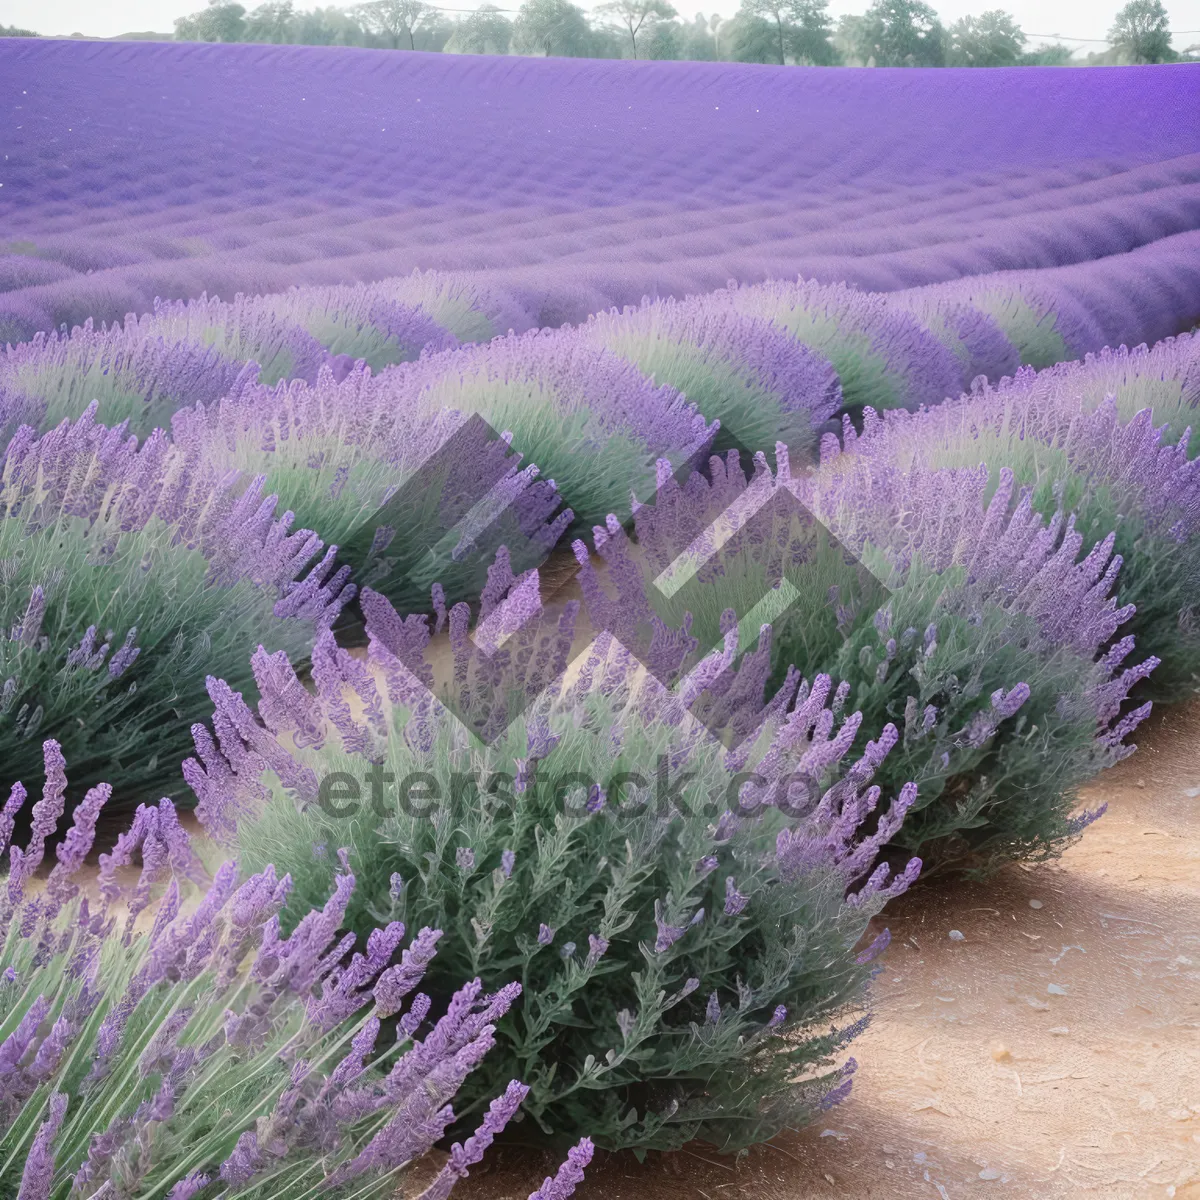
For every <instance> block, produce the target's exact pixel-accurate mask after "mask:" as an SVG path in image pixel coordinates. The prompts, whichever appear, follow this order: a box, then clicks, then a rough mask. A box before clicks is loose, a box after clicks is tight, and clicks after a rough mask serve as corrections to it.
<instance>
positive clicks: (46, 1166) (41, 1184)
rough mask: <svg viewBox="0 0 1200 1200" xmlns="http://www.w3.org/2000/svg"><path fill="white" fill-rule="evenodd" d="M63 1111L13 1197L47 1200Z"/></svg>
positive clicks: (53, 1103)
mask: <svg viewBox="0 0 1200 1200" xmlns="http://www.w3.org/2000/svg"><path fill="white" fill-rule="evenodd" d="M66 1112H67V1096H66V1093H65V1092H55V1093H54V1095H53V1096H51V1098H50V1115H49V1116H48V1117H47V1118H46V1120H45V1121H43V1122H42V1124H41V1126H40V1127H39V1129H38V1131H37V1136H36V1137H35V1138H34V1139H33V1145H32V1146H31V1147H30V1150H29V1156H28V1158H26V1159H25V1171H24V1173H23V1174H22V1176H21V1190H20V1191H19V1192H18V1193H17V1200H49V1196H50V1189H51V1187H52V1186H53V1184H54V1151H53V1150H52V1149H51V1147H52V1145H53V1143H54V1139H55V1137H56V1136H57V1135H58V1129H59V1126H60V1125H62V1121H63V1117H64V1116H66ZM569 1194H570V1193H568V1195H569Z"/></svg>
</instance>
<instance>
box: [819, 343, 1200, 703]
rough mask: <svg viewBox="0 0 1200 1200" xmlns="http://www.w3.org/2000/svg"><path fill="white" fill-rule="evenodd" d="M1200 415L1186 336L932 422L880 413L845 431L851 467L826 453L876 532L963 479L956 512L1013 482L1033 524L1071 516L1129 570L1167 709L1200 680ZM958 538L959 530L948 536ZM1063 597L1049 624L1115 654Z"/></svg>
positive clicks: (968, 399) (933, 416)
mask: <svg viewBox="0 0 1200 1200" xmlns="http://www.w3.org/2000/svg"><path fill="white" fill-rule="evenodd" d="M1197 414H1200V342H1198V341H1197V339H1196V337H1195V336H1194V335H1181V336H1180V337H1178V338H1173V339H1168V340H1167V341H1164V342H1161V343H1159V344H1158V345H1156V346H1155V347H1153V348H1152V349H1148V348H1147V347H1145V346H1141V347H1138V348H1137V349H1135V350H1128V349H1126V348H1124V347H1122V348H1120V349H1118V350H1105V351H1103V352H1101V353H1099V354H1096V355H1088V356H1087V358H1086V359H1085V360H1084V361H1082V362H1079V363H1069V364H1066V363H1064V364H1060V365H1057V366H1054V367H1052V368H1048V369H1047V370H1044V371H1036V372H1035V371H1034V370H1032V369H1031V368H1024V369H1022V370H1021V371H1019V372H1018V373H1017V374H1016V375H1015V376H1014V377H1012V378H1007V379H1004V380H1002V381H1000V382H999V383H997V384H993V385H989V386H980V387H977V388H976V389H974V390H973V391H972V393H971V394H970V395H964V396H963V397H962V398H961V399H959V400H956V401H951V402H947V403H946V404H943V405H940V406H938V407H936V408H933V409H930V410H928V411H924V412H921V413H916V414H908V413H884V414H879V415H877V414H874V413H871V414H868V415H867V419H866V422H865V426H864V429H863V431H862V433H861V434H855V433H854V431H853V430H847V431H846V434H845V437H844V442H845V449H846V451H847V455H846V456H844V457H841V458H840V459H839V457H838V454H839V448H838V446H837V444H836V442H835V440H834V439H829V440H828V441H827V443H826V445H825V456H826V459H827V462H828V466H827V468H826V470H827V473H828V474H829V476H830V477H831V479H832V477H834V476H837V477H838V478H839V479H840V480H841V482H839V483H838V484H837V485H836V486H837V487H839V488H840V489H841V490H842V494H843V495H844V496H845V497H846V498H849V497H850V496H851V494H852V493H853V492H854V491H855V490H856V489H857V490H859V491H860V497H859V498H857V499H856V500H855V501H854V511H855V515H854V517H853V518H852V520H854V521H856V522H858V521H863V522H874V523H875V524H876V525H879V524H880V523H881V522H886V520H887V518H886V517H885V516H883V515H882V514H883V513H885V512H886V511H887V506H888V505H893V504H896V503H902V501H900V500H899V498H898V497H897V496H892V495H891V494H890V489H893V488H912V487H920V486H926V485H927V483H928V481H933V480H942V481H943V484H942V486H944V488H945V489H946V490H947V491H954V490H956V489H955V485H954V484H952V483H950V482H948V481H949V480H950V479H951V478H952V477H953V478H957V479H962V480H964V481H966V482H964V484H963V485H962V488H961V489H960V494H959V499H958V500H954V499H950V498H948V499H947V500H946V504H947V509H946V511H947V513H948V514H949V513H951V512H955V513H956V514H957V513H958V512H959V511H960V508H961V504H963V503H969V501H967V500H966V497H967V495H968V493H971V492H974V493H975V494H977V495H979V496H982V494H983V492H982V491H981V489H990V488H993V487H995V486H997V483H998V481H999V482H1000V486H1001V490H1002V491H1004V493H1005V496H1006V498H1008V497H1011V496H1012V495H1013V486H1014V481H1015V484H1016V485H1018V486H1019V487H1020V488H1023V489H1025V491H1024V493H1023V496H1024V498H1023V499H1022V505H1023V512H1024V513H1025V515H1026V517H1027V518H1032V516H1033V515H1034V514H1035V513H1036V512H1038V511H1040V512H1041V513H1042V514H1043V515H1044V516H1046V517H1049V518H1051V519H1054V520H1058V521H1060V522H1061V519H1062V518H1061V514H1059V513H1058V510H1060V509H1062V508H1063V507H1064V505H1066V504H1069V505H1070V506H1071V507H1072V508H1073V509H1074V510H1075V513H1076V514H1077V517H1076V518H1072V520H1071V521H1070V522H1069V525H1070V529H1069V531H1068V533H1067V537H1066V540H1069V541H1071V542H1072V543H1074V544H1075V545H1077V546H1078V547H1079V548H1080V549H1083V550H1086V551H1088V552H1089V553H1090V554H1091V555H1094V556H1098V557H1101V558H1102V557H1104V556H1106V555H1112V554H1113V552H1114V550H1115V557H1114V559H1113V563H1114V565H1113V567H1112V568H1111V569H1112V571H1113V573H1114V574H1115V571H1116V569H1117V568H1116V565H1115V564H1116V563H1117V562H1118V561H1119V563H1120V572H1121V574H1120V591H1121V595H1122V598H1123V600H1125V601H1126V602H1127V603H1126V606H1125V612H1126V616H1127V624H1126V626H1125V632H1126V633H1128V634H1132V635H1133V636H1134V637H1136V639H1137V642H1138V645H1139V646H1140V647H1142V648H1143V649H1144V650H1148V651H1150V652H1151V654H1152V655H1153V656H1154V657H1156V658H1159V659H1161V660H1162V666H1161V667H1160V669H1159V670H1157V671H1156V672H1155V675H1154V676H1153V678H1152V680H1151V688H1152V690H1153V691H1154V692H1155V694H1158V695H1160V696H1163V697H1168V696H1173V695H1177V694H1179V692H1180V690H1181V689H1183V690H1186V689H1187V688H1189V687H1190V686H1191V681H1192V680H1193V679H1194V678H1195V677H1197V672H1198V671H1200V643H1198V642H1197V633H1196V628H1197V627H1196V623H1195V617H1194V609H1195V597H1194V585H1193V583H1192V582H1191V581H1192V579H1193V576H1194V572H1195V570H1196V562H1197V555H1200V469H1198V467H1197V460H1196V457H1195V452H1194V449H1193V441H1194V437H1193V432H1192V431H1193V430H1194V429H1195V428H1196V426H1197ZM948 473H949V474H948ZM921 481H926V482H925V483H922V482H921ZM864 488H865V491H862V489H864ZM955 505H958V506H960V507H959V508H955V507H954V506H955ZM880 506H882V507H880ZM1056 514H1058V515H1056ZM977 532H978V530H977V525H976V523H974V522H967V523H966V524H965V525H964V526H963V527H961V528H960V529H959V531H958V532H957V534H956V535H955V536H954V538H953V539H952V541H954V543H955V544H956V545H957V546H958V550H956V551H955V550H953V549H952V548H951V544H950V542H945V543H944V544H943V545H942V546H941V547H940V549H939V550H936V551H932V553H935V554H942V555H943V556H944V555H945V554H946V553H947V552H949V553H951V554H954V553H958V554H959V555H961V554H963V553H965V547H966V545H967V542H968V541H969V539H971V538H972V537H974V536H975V535H976V533H977ZM949 534H950V524H949V522H948V523H947V527H946V532H945V534H943V537H946V536H949ZM1064 544H1065V542H1064ZM912 549H913V550H918V549H920V548H919V547H917V546H916V545H915V544H914V545H913V546H912ZM920 552H921V553H923V554H924V555H926V556H928V555H929V554H930V553H931V551H930V549H929V548H924V549H921V551H920ZM981 553H982V551H976V555H977V556H978V555H979V554H981ZM1065 599H1066V598H1065V597H1061V596H1060V597H1057V598H1056V599H1055V600H1053V601H1047V602H1046V605H1045V607H1046V612H1047V619H1049V620H1051V621H1053V620H1055V619H1057V621H1058V622H1059V623H1060V624H1062V625H1063V626H1064V627H1065V626H1066V625H1072V626H1074V627H1075V628H1076V629H1077V630H1078V631H1079V632H1080V633H1082V634H1083V635H1084V636H1085V637H1089V638H1091V639H1092V640H1093V641H1094V642H1095V644H1096V645H1097V646H1099V645H1101V644H1103V640H1104V634H1105V631H1106V630H1107V629H1108V627H1107V625H1106V624H1105V623H1104V622H1103V621H1101V622H1100V624H1098V625H1095V626H1094V627H1092V626H1090V625H1089V619H1088V618H1087V615H1086V608H1087V606H1086V604H1084V607H1083V608H1076V607H1070V606H1067V607H1063V608H1062V610H1061V612H1060V613H1059V614H1058V616H1057V618H1054V617H1052V616H1050V614H1052V613H1053V610H1054V608H1055V607H1056V605H1057V604H1060V603H1063V602H1065ZM1081 616H1082V617H1083V620H1082V622H1080V617H1081Z"/></svg>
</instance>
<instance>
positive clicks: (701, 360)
mask: <svg viewBox="0 0 1200 1200" xmlns="http://www.w3.org/2000/svg"><path fill="white" fill-rule="evenodd" d="M582 332H583V333H584V334H585V336H587V337H588V338H589V339H590V340H591V341H592V342H594V344H596V345H598V346H603V347H605V348H606V349H608V350H610V351H612V352H613V353H614V354H617V355H619V356H620V357H622V358H625V359H627V360H628V361H630V362H632V363H634V364H636V366H637V367H638V368H639V369H640V370H641V371H642V373H643V374H645V375H648V376H650V377H651V378H653V379H654V380H655V381H656V382H658V383H665V384H669V385H671V386H672V387H674V388H676V389H677V390H678V391H680V392H682V393H683V394H684V395H685V396H687V398H688V399H689V400H690V401H691V402H692V403H693V404H695V405H696V407H697V408H698V409H699V410H700V411H701V412H702V413H703V414H704V416H705V417H707V418H708V419H709V420H719V421H720V422H721V432H720V433H719V434H718V435H717V448H722V446H723V443H724V442H726V441H728V440H729V439H730V438H732V439H734V440H735V441H736V442H737V443H739V444H741V445H743V446H750V447H755V448H757V447H759V446H766V445H771V444H773V443H774V442H775V441H776V440H782V441H786V442H787V443H788V444H789V445H790V446H792V447H794V448H795V450H796V451H797V452H798V451H800V450H802V449H803V447H805V446H809V445H811V446H813V447H814V448H815V445H816V440H817V431H818V430H820V429H821V427H822V426H823V425H824V424H825V422H826V421H827V420H828V419H829V418H830V417H832V416H833V414H834V413H835V412H836V411H837V410H838V409H839V408H840V407H841V404H842V389H841V384H840V383H839V381H838V376H837V373H836V372H835V371H834V368H833V365H832V364H831V363H830V362H829V360H828V359H827V358H825V357H824V356H823V355H821V354H819V353H817V352H816V351H814V350H812V349H811V348H810V347H808V346H807V345H805V344H804V343H803V342H802V341H798V340H797V339H796V338H794V337H792V336H790V335H789V334H788V333H787V332H785V331H784V330H782V329H780V328H778V327H777V326H775V325H773V324H772V323H771V322H769V321H767V320H763V319H761V318H754V317H746V316H743V315H741V314H739V313H736V312H733V311H731V310H730V309H729V307H728V306H727V305H725V304H722V303H720V302H717V303H714V302H713V301H712V299H711V298H709V297H704V296H701V297H694V298H692V299H690V300H686V301H675V300H657V301H647V302H644V303H643V304H641V305H640V306H638V307H637V308H626V309H624V310H623V311H618V310H616V309H613V310H611V311H610V312H607V313H599V314H597V315H595V316H592V317H589V318H588V322H587V324H586V325H585V326H583V327H582Z"/></svg>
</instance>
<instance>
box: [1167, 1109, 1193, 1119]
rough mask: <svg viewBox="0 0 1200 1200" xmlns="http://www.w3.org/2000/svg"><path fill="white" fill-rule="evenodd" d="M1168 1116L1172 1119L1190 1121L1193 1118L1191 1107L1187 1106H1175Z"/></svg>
mask: <svg viewBox="0 0 1200 1200" xmlns="http://www.w3.org/2000/svg"><path fill="white" fill-rule="evenodd" d="M1167 1116H1168V1117H1170V1118H1171V1120H1172V1121H1190V1120H1191V1119H1192V1113H1191V1109H1187V1108H1173V1109H1171V1111H1170V1112H1169V1113H1167Z"/></svg>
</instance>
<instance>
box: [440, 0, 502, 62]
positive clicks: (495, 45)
mask: <svg viewBox="0 0 1200 1200" xmlns="http://www.w3.org/2000/svg"><path fill="white" fill-rule="evenodd" d="M512 35H513V23H512V21H510V20H509V19H508V17H506V16H505V15H504V14H503V13H502V12H501V11H500V10H499V9H498V8H497V7H496V6H495V5H493V4H483V5H480V7H479V8H477V9H476V10H475V11H474V12H473V13H471V14H470V15H469V16H466V17H464V18H463V19H462V20H461V21H459V22H458V24H457V25H456V26H455V29H454V36H453V37H452V38H451V40H450V45H449V46H448V47H447V49H449V50H453V51H455V52H456V53H459V54H507V53H508V47H509V44H510V43H511V42H512Z"/></svg>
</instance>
